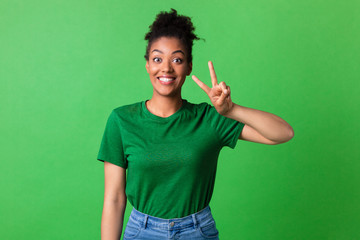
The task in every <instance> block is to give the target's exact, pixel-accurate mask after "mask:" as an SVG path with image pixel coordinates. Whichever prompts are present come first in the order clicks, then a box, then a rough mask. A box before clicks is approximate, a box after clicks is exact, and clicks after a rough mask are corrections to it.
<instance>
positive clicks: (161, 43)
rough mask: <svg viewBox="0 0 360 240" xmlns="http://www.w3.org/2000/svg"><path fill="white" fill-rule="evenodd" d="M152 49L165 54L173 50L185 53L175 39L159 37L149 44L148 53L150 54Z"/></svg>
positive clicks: (180, 43)
mask: <svg viewBox="0 0 360 240" xmlns="http://www.w3.org/2000/svg"><path fill="white" fill-rule="evenodd" d="M154 49H158V50H160V51H162V52H164V53H165V54H166V53H171V52H173V51H175V50H182V51H183V52H185V46H184V44H183V43H182V42H181V41H180V39H178V38H176V37H160V38H159V39H156V40H155V41H154V42H153V43H152V44H151V48H150V53H152V51H153V50H154Z"/></svg>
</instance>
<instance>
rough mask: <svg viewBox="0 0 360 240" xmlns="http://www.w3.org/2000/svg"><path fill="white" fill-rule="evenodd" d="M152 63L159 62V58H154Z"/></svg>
mask: <svg viewBox="0 0 360 240" xmlns="http://www.w3.org/2000/svg"><path fill="white" fill-rule="evenodd" d="M153 61H154V62H160V61H161V58H158V57H154V58H153Z"/></svg>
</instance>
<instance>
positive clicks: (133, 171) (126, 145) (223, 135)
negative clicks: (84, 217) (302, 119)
mask: <svg viewBox="0 0 360 240" xmlns="http://www.w3.org/2000/svg"><path fill="white" fill-rule="evenodd" d="M194 30H195V28H194V26H193V24H192V22H191V19H190V18H189V17H186V16H182V15H178V14H177V12H176V10H174V9H172V11H171V12H169V13H167V12H160V13H159V14H158V15H157V18H156V20H155V21H154V22H153V24H152V25H151V26H150V31H149V32H148V33H147V34H146V36H145V40H148V46H147V48H146V54H145V59H146V65H145V67H146V70H147V72H148V73H149V77H150V81H151V83H152V86H153V95H152V98H151V99H148V100H145V101H141V102H137V103H134V104H129V105H124V106H120V107H117V108H115V109H113V110H112V112H111V114H110V116H109V118H108V120H107V124H106V127H105V131H104V135H103V139H102V142H101V146H100V150H99V154H98V158H97V159H98V160H100V161H103V162H104V168H105V196H104V207H103V214H102V221H101V238H102V240H110V239H113V240H115V239H120V236H121V232H122V227H123V218H124V212H125V208H126V203H127V200H129V202H130V203H131V205H132V206H133V208H132V211H131V215H130V217H129V220H128V223H127V225H126V228H125V232H124V240H126V239H157V240H161V239H219V232H218V230H217V228H216V224H215V220H214V218H213V217H212V214H211V209H210V206H209V202H210V199H211V196H212V193H213V188H214V182H215V175H216V167H217V160H218V156H219V153H220V150H221V149H222V147H224V146H228V147H230V148H234V147H235V145H236V142H237V140H238V139H242V140H246V141H252V142H257V143H263V144H279V143H283V142H286V141H289V140H290V139H291V138H292V137H293V135H294V132H293V129H292V127H291V126H290V125H289V124H288V123H286V122H285V121H284V120H283V119H281V118H280V117H278V116H276V115H274V114H271V113H268V112H263V111H260V110H256V109H251V108H247V107H244V106H240V105H237V104H235V103H233V102H232V100H231V97H230V87H229V86H227V85H226V84H225V82H224V81H221V82H220V83H219V82H218V79H217V77H216V74H215V70H214V66H213V64H212V62H210V61H209V63H208V64H209V69H210V76H211V82H212V86H211V87H208V86H207V85H206V84H204V83H203V82H202V81H200V80H199V79H198V78H197V77H195V76H192V79H193V80H194V81H195V82H196V83H197V84H198V85H199V87H200V88H201V89H202V90H203V91H204V92H205V93H206V94H207V95H208V96H209V98H210V101H211V103H212V105H210V104H208V103H205V102H203V103H200V104H194V103H190V102H189V101H187V100H186V99H183V98H182V97H181V87H182V85H183V84H184V81H185V78H186V76H189V75H190V73H191V71H192V45H193V40H195V39H196V40H198V39H199V38H198V37H197V36H196V35H195V34H194V33H193V31H194ZM126 169H127V174H126ZM126 175H127V176H126ZM125 186H126V187H125Z"/></svg>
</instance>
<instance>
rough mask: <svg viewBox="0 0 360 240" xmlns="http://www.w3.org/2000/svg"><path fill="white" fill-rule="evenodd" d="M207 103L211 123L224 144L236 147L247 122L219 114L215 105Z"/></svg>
mask: <svg viewBox="0 0 360 240" xmlns="http://www.w3.org/2000/svg"><path fill="white" fill-rule="evenodd" d="M206 104H207V106H206V108H207V114H208V115H209V116H208V119H209V121H210V125H211V127H212V128H213V129H214V130H215V131H216V133H217V135H218V136H219V139H220V142H221V144H222V146H228V147H230V148H232V149H234V148H235V146H236V143H237V141H238V139H239V136H240V133H241V131H242V129H243V128H244V126H245V124H244V123H242V122H239V121H236V120H234V119H231V118H227V117H225V116H223V115H221V114H219V113H218V112H217V111H216V109H215V107H214V106H212V105H210V104H208V103H206Z"/></svg>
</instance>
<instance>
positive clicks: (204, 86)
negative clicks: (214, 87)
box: [192, 75, 210, 95]
mask: <svg viewBox="0 0 360 240" xmlns="http://www.w3.org/2000/svg"><path fill="white" fill-rule="evenodd" d="M192 79H193V80H194V81H195V82H196V83H197V85H199V87H200V88H201V89H202V90H204V91H205V92H206V94H208V95H209V92H210V88H209V87H208V86H207V85H206V84H205V83H203V82H202V81H200V79H198V78H197V77H195V75H192Z"/></svg>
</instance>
